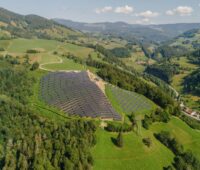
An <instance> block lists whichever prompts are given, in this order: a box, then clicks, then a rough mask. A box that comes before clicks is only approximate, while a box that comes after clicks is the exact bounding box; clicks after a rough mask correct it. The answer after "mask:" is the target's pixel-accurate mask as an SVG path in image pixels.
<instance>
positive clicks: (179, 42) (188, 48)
mask: <svg viewBox="0 0 200 170" xmlns="http://www.w3.org/2000/svg"><path fill="white" fill-rule="evenodd" d="M199 48H200V29H192V30H189V31H186V32H184V33H183V34H180V35H179V36H177V37H175V38H173V39H171V40H170V41H167V42H164V43H163V44H161V45H160V47H158V48H157V49H156V51H155V56H156V57H158V56H162V57H167V58H170V57H174V56H183V55H186V54H189V53H191V52H193V51H195V50H198V49H199Z"/></svg>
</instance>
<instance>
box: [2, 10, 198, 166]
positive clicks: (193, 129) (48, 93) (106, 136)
mask: <svg viewBox="0 0 200 170" xmlns="http://www.w3.org/2000/svg"><path fill="white" fill-rule="evenodd" d="M71 24H75V25H74V26H73V28H72V29H75V28H74V27H77V28H78V27H80V26H76V23H71ZM77 24H78V23H77ZM81 24H84V23H81ZM101 24H102V25H99V24H98V23H97V24H96V26H97V27H98V31H99V33H96V31H95V29H96V28H95V29H93V30H92V26H91V25H93V24H91V25H89V26H88V29H90V28H91V30H90V31H91V32H92V33H87V34H82V33H81V32H79V31H73V30H72V29H69V28H68V27H66V26H62V25H60V24H57V23H56V22H55V21H52V20H48V19H45V18H43V17H40V16H36V15H27V16H23V15H19V14H15V13H13V12H10V11H7V10H5V9H0V27H1V32H0V33H1V34H0V36H1V38H0V170H1V169H2V170H21V169H22V170H29V169H30V170H93V169H94V170H162V169H163V170H199V169H200V113H198V112H197V110H198V109H199V110H200V107H199V106H200V97H199V96H197V95H200V82H199V80H200V74H199V72H200V70H199V64H200V59H199V58H200V50H195V51H194V52H193V49H194V46H193V45H194V43H193V42H195V43H196V44H198V43H199V38H198V37H199V34H200V33H199V31H197V30H196V29H195V30H192V31H191V30H190V31H187V29H191V27H192V28H193V27H198V24H174V25H173V24H171V25H170V24H169V25H158V26H155V25H149V26H140V25H130V24H126V23H123V22H118V23H101ZM93 26H94V25H93ZM175 29H176V30H175ZM81 30H82V29H81ZM96 30H97V29H96ZM113 30H114V31H113ZM84 31H88V30H84ZM104 31H105V32H104ZM182 31H184V32H185V31H186V32H185V33H183V34H181V35H179V33H182ZM107 33H108V34H109V35H105V34H107ZM167 34H169V35H167ZM84 35H87V36H84ZM178 35H179V36H178ZM174 36H176V37H175V38H174ZM170 37H173V38H172V39H171V38H170ZM136 38H137V39H138V40H137V39H136ZM169 38H170V39H171V40H170V41H165V42H163V43H162V44H161V45H160V41H164V40H168V39H169ZM182 39H187V41H188V44H187V46H186V47H187V48H188V49H186V47H184V46H183V45H185V42H184V43H183V41H182ZM154 41H156V42H154ZM174 42H179V46H177V47H176V45H175V44H173V43H174ZM190 48H191V49H190ZM196 48H199V47H196ZM183 49H186V50H183ZM176 50H178V51H179V52H182V55H179V56H177V55H176V53H175V54H174V52H176ZM190 50H191V53H190ZM188 51H189V53H188ZM156 53H157V54H156ZM153 54H154V55H153ZM156 55H158V56H156ZM153 57H155V58H153ZM185 93H186V94H185ZM188 95H189V96H188ZM192 109H195V110H196V113H195V114H193V113H194V112H192V111H193V110H192ZM186 111H188V112H186ZM191 112H192V113H191ZM194 118H195V119H194Z"/></svg>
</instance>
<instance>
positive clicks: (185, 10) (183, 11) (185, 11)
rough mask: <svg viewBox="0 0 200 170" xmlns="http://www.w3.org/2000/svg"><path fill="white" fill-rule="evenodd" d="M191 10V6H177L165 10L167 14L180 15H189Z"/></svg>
mask: <svg viewBox="0 0 200 170" xmlns="http://www.w3.org/2000/svg"><path fill="white" fill-rule="evenodd" d="M192 12H193V9H192V7H190V6H178V7H177V8H175V9H173V10H168V11H166V14H167V15H180V16H189V15H191V14H192Z"/></svg>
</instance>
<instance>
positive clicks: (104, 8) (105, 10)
mask: <svg viewBox="0 0 200 170" xmlns="http://www.w3.org/2000/svg"><path fill="white" fill-rule="evenodd" d="M112 10H113V8H112V7H111V6H105V7H103V8H98V9H96V10H95V12H96V13H97V14H101V13H107V12H111V11H112Z"/></svg>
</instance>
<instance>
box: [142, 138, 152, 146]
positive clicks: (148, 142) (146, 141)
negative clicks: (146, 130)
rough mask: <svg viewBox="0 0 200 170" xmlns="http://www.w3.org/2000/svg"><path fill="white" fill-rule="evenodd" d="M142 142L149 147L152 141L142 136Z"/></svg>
mask: <svg viewBox="0 0 200 170" xmlns="http://www.w3.org/2000/svg"><path fill="white" fill-rule="evenodd" d="M142 142H143V143H144V144H145V145H146V146H148V147H150V146H151V145H152V141H151V139H150V138H144V139H142Z"/></svg>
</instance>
